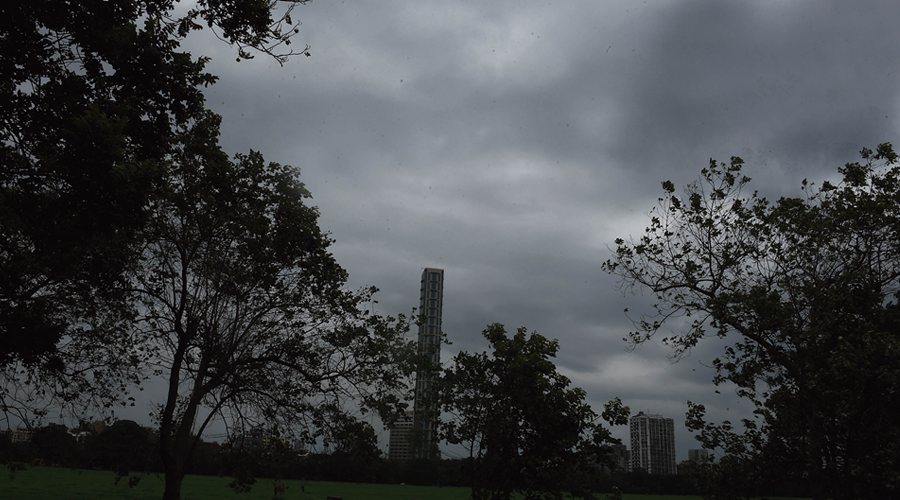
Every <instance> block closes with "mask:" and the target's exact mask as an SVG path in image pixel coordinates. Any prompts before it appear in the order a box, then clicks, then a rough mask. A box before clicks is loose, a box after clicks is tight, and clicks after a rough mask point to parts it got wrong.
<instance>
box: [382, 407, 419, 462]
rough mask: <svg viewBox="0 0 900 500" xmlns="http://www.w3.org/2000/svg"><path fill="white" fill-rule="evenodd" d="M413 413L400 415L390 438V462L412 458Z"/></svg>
mask: <svg viewBox="0 0 900 500" xmlns="http://www.w3.org/2000/svg"><path fill="white" fill-rule="evenodd" d="M412 430H413V412H411V411H408V412H406V413H405V414H403V415H398V416H397V420H396V421H395V422H394V426H393V427H392V428H391V432H390V435H389V438H388V460H409V459H410V458H412Z"/></svg>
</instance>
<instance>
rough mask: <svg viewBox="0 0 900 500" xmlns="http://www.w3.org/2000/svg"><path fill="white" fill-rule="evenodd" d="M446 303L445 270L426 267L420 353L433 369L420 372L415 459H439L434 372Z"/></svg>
mask: <svg viewBox="0 0 900 500" xmlns="http://www.w3.org/2000/svg"><path fill="white" fill-rule="evenodd" d="M443 303H444V270H443V269H434V268H425V270H423V271H422V280H421V288H420V294H419V320H420V321H419V323H420V324H419V338H418V346H419V354H421V355H425V356H427V357H428V360H429V361H430V362H431V365H432V367H431V368H424V369H422V370H420V371H419V372H418V373H417V374H416V401H415V407H414V408H415V415H414V420H415V422H414V430H413V433H414V434H413V438H412V441H413V456H414V457H415V458H439V457H440V451H439V450H438V443H437V439H436V438H435V428H434V425H435V416H434V414H435V409H434V408H433V407H432V405H431V403H430V400H431V396H432V385H433V382H434V371H435V370H436V369H438V368H440V364H441V339H442V337H443V335H442V333H441V313H442V310H443Z"/></svg>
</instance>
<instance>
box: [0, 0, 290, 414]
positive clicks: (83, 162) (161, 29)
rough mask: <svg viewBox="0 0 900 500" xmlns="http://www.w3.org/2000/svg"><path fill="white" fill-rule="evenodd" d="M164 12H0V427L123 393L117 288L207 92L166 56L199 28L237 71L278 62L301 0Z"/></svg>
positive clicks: (71, 7) (198, 60)
mask: <svg viewBox="0 0 900 500" xmlns="http://www.w3.org/2000/svg"><path fill="white" fill-rule="evenodd" d="M178 3H179V2H177V1H176V0H119V1H115V2H110V1H107V0H80V1H70V0H64V1H57V0H33V1H28V2H5V3H4V4H3V6H2V7H0V53H2V54H3V58H2V60H0V116H2V117H3V118H2V119H0V335H2V337H3V339H4V342H3V343H2V345H0V377H2V378H3V379H4V382H5V384H4V386H6V388H5V390H3V392H0V397H2V408H3V411H4V413H6V412H9V411H18V412H19V413H20V414H19V417H21V418H23V419H26V420H27V417H28V413H29V412H30V411H35V410H36V412H37V414H38V415H37V416H39V417H40V416H42V415H43V414H44V413H45V411H46V409H45V408H44V407H43V406H41V402H42V401H43V402H47V401H48V400H53V399H54V398H58V399H60V400H63V401H72V400H73V399H75V400H77V401H76V402H75V404H73V406H78V407H85V406H86V405H87V404H88V403H91V402H92V398H93V397H95V396H99V397H100V400H98V401H97V402H98V403H99V406H100V407H101V408H102V407H103V406H105V404H106V403H108V402H109V401H111V400H116V399H117V398H118V396H120V395H121V394H123V393H124V389H125V386H127V385H128V384H130V383H132V382H134V381H135V380H134V378H133V377H134V371H133V368H134V362H133V361H134V360H133V359H130V358H129V357H128V356H122V355H120V354H118V353H122V352H126V353H127V352H131V351H132V349H131V347H130V346H128V345H127V341H128V337H127V336H123V335H122V331H123V330H124V329H125V328H126V326H127V324H128V320H129V318H130V315H131V311H130V309H129V304H128V303H127V301H126V300H125V298H124V297H123V295H122V294H121V293H120V291H121V290H122V288H123V287H122V286H121V285H122V284H123V279H124V276H125V275H126V274H127V272H128V269H129V267H130V266H131V265H133V264H134V263H135V260H136V259H137V257H138V255H139V252H140V248H141V241H140V240H139V238H138V235H139V234H140V233H141V228H142V227H143V224H144V223H145V222H146V221H147V216H148V209H149V205H150V203H151V201H152V200H153V199H154V198H155V197H156V196H157V195H158V190H159V189H161V188H162V183H163V176H164V175H165V171H166V165H165V163H164V159H165V157H166V155H167V154H169V151H170V148H171V147H172V140H173V139H174V137H175V135H176V133H177V129H178V127H181V126H184V125H186V124H189V123H192V122H194V121H196V120H199V119H200V118H201V116H202V114H203V111H204V99H203V94H202V92H201V88H202V87H203V86H206V85H209V84H211V83H213V82H214V81H215V78H214V77H213V76H211V75H209V74H208V73H206V72H205V71H204V69H203V68H204V66H205V64H206V62H207V59H206V58H204V57H192V56H191V55H190V54H189V53H186V52H182V51H180V50H179V42H180V41H181V40H182V39H183V38H185V37H186V36H187V35H188V34H189V33H190V32H191V31H194V30H198V29H201V28H202V27H203V26H204V25H205V26H208V27H210V28H211V29H212V30H213V31H215V32H216V34H217V35H218V36H219V37H220V38H221V39H222V40H224V41H225V42H227V43H229V44H233V45H236V46H237V48H238V54H239V58H244V57H250V56H251V54H250V52H249V50H250V49H251V48H255V49H257V50H259V51H261V52H263V53H266V54H270V55H272V56H273V57H275V58H276V59H278V60H279V61H281V62H283V61H284V59H285V58H286V57H287V56H289V55H291V54H293V52H290V51H286V50H284V49H285V47H286V45H288V44H289V43H290V40H291V36H292V35H294V34H295V33H296V27H295V24H294V21H293V20H292V19H291V15H290V14H291V10H292V8H293V7H294V6H295V5H297V4H302V3H304V0H296V1H282V2H271V1H270V0H236V1H235V0H200V1H198V2H191V3H192V6H190V7H189V8H186V9H179V8H178V5H177V4H178ZM279 5H281V6H284V7H279ZM185 11H186V12H185ZM307 49H308V47H307ZM304 52H306V49H304V50H303V51H300V52H299V53H304ZM306 53H307V54H308V52H306ZM123 343H125V344H123ZM104 347H108V348H104ZM23 371H26V372H27V375H23ZM51 402H52V401H51Z"/></svg>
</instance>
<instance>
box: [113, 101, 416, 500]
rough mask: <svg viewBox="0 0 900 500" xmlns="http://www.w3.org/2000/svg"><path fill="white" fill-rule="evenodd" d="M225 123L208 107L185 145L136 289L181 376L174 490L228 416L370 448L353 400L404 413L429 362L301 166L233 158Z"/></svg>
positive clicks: (170, 449) (160, 358)
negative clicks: (349, 260)
mask: <svg viewBox="0 0 900 500" xmlns="http://www.w3.org/2000/svg"><path fill="white" fill-rule="evenodd" d="M218 123H219V117H218V116H216V115H214V114H212V113H209V114H207V115H206V116H205V117H204V119H203V120H202V121H199V122H197V123H196V124H194V125H193V126H192V127H191V128H190V129H187V130H185V131H184V133H183V135H182V136H181V138H180V141H179V143H178V147H177V148H175V149H174V150H173V153H172V156H171V157H170V159H169V160H168V172H169V173H168V175H167V177H166V180H167V183H166V185H165V187H164V189H163V190H162V193H163V194H162V196H161V197H160V198H159V199H158V200H157V201H156V202H155V203H154V204H153V206H152V212H151V214H150V216H149V222H148V225H147V229H146V235H145V237H144V239H145V241H146V244H145V247H144V250H143V252H142V256H141V261H140V266H139V267H138V272H136V273H134V275H133V276H132V283H133V284H132V288H131V290H130V291H131V293H133V294H134V295H135V296H136V297H137V300H138V301H139V304H140V307H139V308H138V309H139V315H138V318H137V320H136V323H135V335H136V336H137V337H138V339H139V345H140V346H141V347H142V348H144V349H145V350H146V351H145V357H146V359H147V360H148V361H149V362H150V363H151V364H152V366H153V367H154V368H155V369H156V370H157V371H158V373H159V374H161V375H163V376H164V377H165V380H166V381H167V383H168V394H167V398H166V401H165V403H164V404H163V405H162V406H161V408H160V409H159V414H158V418H159V424H160V439H161V448H162V457H163V464H164V467H165V470H166V496H165V497H166V498H177V497H178V494H179V488H180V482H181V478H183V476H184V474H185V471H186V470H187V463H188V460H189V458H190V456H191V455H192V453H193V450H194V449H195V448H196V447H197V445H198V444H199V436H198V435H199V434H202V432H203V430H204V429H205V428H206V426H207V425H208V424H209V423H210V422H211V421H213V419H216V418H224V419H225V421H226V422H227V423H228V424H229V425H231V426H233V433H243V432H244V430H245V429H248V428H256V427H260V428H265V429H268V430H269V432H270V434H271V435H273V436H284V437H286V438H302V439H303V440H304V441H306V442H312V441H314V440H315V439H316V438H318V437H320V436H323V437H324V439H326V440H330V441H332V442H339V443H347V446H348V447H349V446H351V443H352V446H354V447H358V448H361V449H364V448H366V444H365V443H364V441H366V439H368V440H369V441H372V440H373V439H374V433H371V432H369V433H367V432H365V430H366V426H368V424H364V425H363V424H361V423H359V422H357V421H356V420H355V419H354V417H353V416H352V414H351V413H349V411H350V408H358V409H359V410H361V411H377V412H380V413H383V414H387V413H389V412H390V411H391V410H396V409H397V407H398V405H399V404H400V401H401V397H402V396H403V395H404V393H405V391H406V389H407V385H406V382H407V380H408V375H409V374H410V372H411V371H412V369H413V368H412V363H413V361H414V359H413V358H414V357H415V349H414V344H413V343H412V342H411V341H409V340H408V339H406V337H405V334H406V332H407V331H408V321H407V320H406V319H405V318H404V317H400V318H397V319H394V318H385V317H381V316H378V315H375V314H370V313H369V312H368V311H367V310H366V306H367V304H368V303H369V302H370V301H371V297H372V294H373V293H375V291H376V290H375V288H369V289H364V290H360V291H358V292H349V291H346V290H345V289H344V286H345V283H346V280H347V273H346V272H345V271H344V270H343V269H342V268H341V267H340V266H339V265H338V264H337V262H335V260H334V258H333V256H332V255H331V254H330V253H329V252H328V246H329V244H330V243H331V240H330V238H328V236H327V235H326V234H325V233H323V232H322V231H321V230H320V229H319V227H318V224H317V221H318V210H317V209H316V208H314V207H311V206H308V205H307V204H306V203H305V200H307V199H308V198H309V196H310V195H309V192H308V191H307V190H306V188H305V186H304V185H303V183H301V182H300V181H299V171H298V170H297V169H295V168H293V167H290V166H284V165H279V164H275V163H266V162H265V161H264V159H263V157H262V155H260V154H259V153H256V152H250V153H249V154H247V155H242V154H239V155H237V156H236V157H235V158H234V160H232V159H230V158H228V157H227V156H226V155H225V154H224V153H223V152H222V151H221V150H220V149H219V147H218V143H217V135H218ZM350 399H352V405H351V404H349V402H348V400H350ZM201 409H203V410H202V411H201ZM198 412H199V413H198ZM198 415H201V416H200V417H199V419H198V417H197V416H198ZM195 419H196V420H195ZM295 432H296V434H294V433H295ZM352 436H355V438H353V437H352ZM371 447H372V446H371V445H369V448H371Z"/></svg>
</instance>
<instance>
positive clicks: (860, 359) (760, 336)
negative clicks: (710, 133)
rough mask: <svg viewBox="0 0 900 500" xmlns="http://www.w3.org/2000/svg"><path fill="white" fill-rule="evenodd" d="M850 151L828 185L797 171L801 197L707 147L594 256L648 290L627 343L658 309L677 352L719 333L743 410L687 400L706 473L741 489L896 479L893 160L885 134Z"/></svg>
mask: <svg viewBox="0 0 900 500" xmlns="http://www.w3.org/2000/svg"><path fill="white" fill-rule="evenodd" d="M862 157H863V160H864V163H850V164H847V165H846V166H844V167H843V168H841V169H840V173H841V175H842V176H843V180H842V181H841V182H840V183H839V184H837V185H835V184H831V183H829V182H824V183H822V185H821V186H815V185H813V184H809V183H807V182H805V181H804V183H803V191H804V196H801V197H796V198H781V199H779V200H777V201H776V202H774V203H771V202H768V201H767V200H765V199H762V198H759V197H758V196H757V195H756V193H752V194H746V193H745V192H744V187H745V186H746V185H747V183H748V182H749V181H750V179H749V178H747V177H746V176H744V175H743V173H742V171H741V169H742V164H743V162H742V161H741V159H740V158H732V161H731V164H730V165H725V164H719V163H716V162H714V161H710V166H709V168H708V169H704V170H703V172H702V176H701V178H700V180H699V181H698V182H696V183H694V184H691V185H689V186H688V187H687V188H686V189H685V194H684V196H680V195H678V194H676V193H675V187H674V185H673V184H672V183H671V182H664V183H663V189H664V191H665V197H664V198H661V199H660V204H659V207H658V208H656V209H654V210H653V211H652V212H651V214H650V217H651V225H650V227H649V228H647V230H646V232H645V233H644V234H643V235H642V236H641V237H640V238H637V239H631V240H627V241H626V240H621V239H620V240H617V241H616V249H615V255H614V257H613V258H612V259H611V260H609V261H608V262H607V263H606V264H605V269H606V270H607V271H608V272H610V273H612V274H615V275H617V276H619V277H620V278H621V282H620V283H621V287H622V288H623V289H624V290H631V289H638V288H639V289H644V290H650V291H651V292H653V293H654V294H655V296H656V303H655V308H656V312H657V315H656V316H649V317H643V318H640V319H639V320H638V321H637V322H636V326H637V327H638V330H637V331H636V332H634V333H632V334H631V341H632V342H634V343H641V342H645V341H647V340H648V339H650V338H651V337H653V336H654V335H656V334H657V332H658V331H659V330H660V329H662V328H663V327H664V325H666V324H670V326H671V325H674V324H678V325H681V324H686V325H687V326H686V327H685V328H684V329H683V330H680V331H676V332H674V333H672V334H671V335H668V336H667V337H666V338H665V339H664V342H666V343H668V344H669V345H671V346H672V347H673V348H674V350H675V353H676V355H680V354H683V353H685V352H687V351H689V350H690V349H691V348H692V347H693V346H695V345H697V343H698V342H702V341H703V338H704V337H707V336H710V335H715V336H718V337H721V338H725V339H728V340H730V341H731V344H730V346H729V347H727V348H726V349H725V352H724V353H723V354H722V356H721V357H720V358H717V359H715V360H714V361H713V364H714V366H715V368H716V369H717V375H716V377H715V382H716V383H717V384H718V383H721V382H726V381H727V382H731V383H733V384H735V385H736V386H737V390H738V394H739V395H741V396H743V397H746V398H749V399H750V400H751V401H753V402H754V403H755V405H756V411H755V419H748V420H745V421H744V422H743V427H744V429H743V431H742V432H738V431H736V430H735V429H734V426H733V425H732V424H731V423H730V422H723V423H722V424H721V425H715V424H711V423H707V422H705V421H704V418H703V417H704V408H703V407H702V405H691V410H690V412H689V414H688V426H689V427H690V428H692V429H693V430H695V431H699V435H698V436H697V437H698V439H699V440H700V441H701V442H702V443H703V445H704V446H705V447H708V448H720V449H721V450H723V451H724V453H725V454H726V459H725V460H724V461H723V462H722V465H721V466H720V467H719V468H718V470H716V471H713V472H714V473H715V474H718V477H719V482H718V486H728V485H729V483H730V485H731V486H734V485H735V484H738V483H739V484H741V485H743V486H742V487H741V488H742V489H743V491H742V493H743V494H746V495H752V494H753V488H754V487H755V486H758V485H759V484H760V483H762V482H772V481H776V480H788V479H794V480H803V481H805V482H806V483H807V484H808V486H809V488H810V491H811V492H812V494H813V496H814V498H816V499H819V498H834V499H849V498H892V497H895V496H896V495H897V494H898V488H900V475H898V472H897V471H898V469H897V467H896V464H897V463H900V426H897V425H896V408H898V407H900V400H898V397H900V396H898V395H900V365H898V364H897V362H896V360H897V359H898V356H900V337H898V332H900V308H898V298H900V297H898V293H900V166H898V164H897V160H898V156H897V155H896V154H895V153H894V151H893V149H892V148H891V145H890V144H882V145H880V146H879V147H878V149H877V151H871V150H868V149H864V150H863V151H862ZM675 321H677V323H675ZM741 488H739V489H741ZM731 493H732V494H735V493H734V489H732V490H731ZM720 494H721V491H720Z"/></svg>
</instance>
